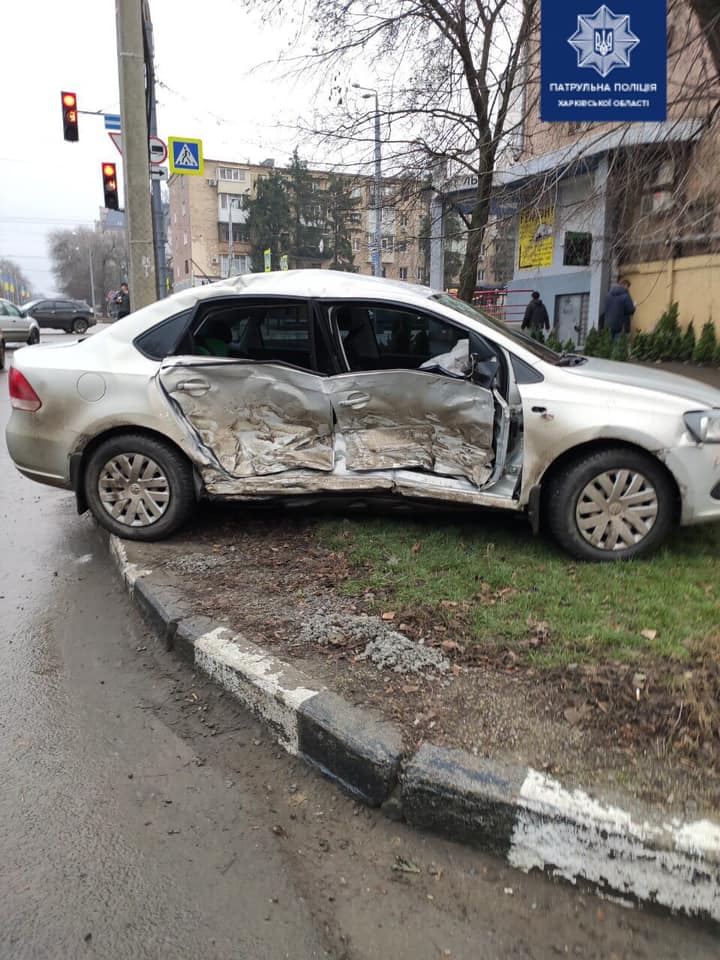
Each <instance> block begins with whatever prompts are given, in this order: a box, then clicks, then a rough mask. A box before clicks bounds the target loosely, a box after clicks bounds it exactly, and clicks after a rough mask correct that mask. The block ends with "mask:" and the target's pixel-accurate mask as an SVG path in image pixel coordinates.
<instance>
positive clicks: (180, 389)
mask: <svg viewBox="0 0 720 960" xmlns="http://www.w3.org/2000/svg"><path fill="white" fill-rule="evenodd" d="M209 389H210V384H209V383H208V382H207V380H180V381H179V382H178V383H176V384H175V386H174V387H173V388H172V390H171V391H170V393H206V392H207V391H208V390H209Z"/></svg>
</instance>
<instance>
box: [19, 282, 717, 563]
mask: <svg viewBox="0 0 720 960" xmlns="http://www.w3.org/2000/svg"><path fill="white" fill-rule="evenodd" d="M9 381H10V395H11V402H12V407H13V412H12V417H11V419H10V422H9V425H8V427H7V443H8V448H9V450H10V454H11V456H12V458H13V460H14V462H15V464H16V466H17V468H18V469H19V470H20V471H21V472H22V473H24V474H25V475H26V476H28V477H31V478H32V479H34V480H38V481H40V482H42V483H48V484H52V485H54V486H58V487H64V488H67V489H72V490H74V491H75V494H76V497H77V503H78V508H79V510H80V511H81V512H82V511H84V510H86V509H88V508H89V509H90V510H91V511H92V512H93V514H94V515H95V517H96V518H97V520H98V521H99V522H100V523H101V524H102V525H103V526H104V527H106V528H107V529H108V530H110V531H112V532H113V533H116V534H118V535H119V536H121V537H127V538H130V539H137V540H154V539H159V538H162V537H166V536H168V535H169V534H170V533H172V532H173V531H174V530H176V529H177V528H178V527H179V526H180V525H181V524H182V523H183V522H184V521H185V520H186V519H187V518H188V516H189V514H190V512H191V511H192V509H193V507H194V505H195V503H196V501H197V500H198V499H199V498H203V497H208V498H227V499H234V500H246V501H253V500H256V501H257V500H264V501H267V500H273V499H279V498H299V497H304V498H307V497H308V496H311V497H314V496H319V495H323V494H327V493H333V494H342V495H349V496H352V497H354V498H357V497H361V498H365V497H368V498H369V497H371V496H375V495H381V496H388V495H392V496H397V497H404V498H412V499H414V500H417V501H424V502H435V503H440V504H447V503H453V504H460V505H463V504H464V505H467V506H477V507H484V508H487V507H495V508H500V509H504V510H514V511H516V512H524V513H526V514H527V515H528V516H529V519H530V522H531V524H532V526H533V528H534V529H535V530H537V529H539V528H540V527H541V526H545V527H546V528H547V529H548V530H549V531H550V532H551V533H552V535H553V536H554V537H555V539H556V540H557V541H558V542H559V543H560V544H561V545H562V547H564V548H565V549H566V550H567V551H568V552H569V553H571V554H573V555H574V556H576V557H579V558H582V559H586V560H623V559H628V558H630V557H636V556H639V555H641V554H645V553H647V552H649V551H650V550H652V549H653V548H655V547H657V546H658V544H659V543H660V542H661V541H662V540H663V538H664V537H665V535H666V534H667V532H668V530H669V529H670V527H671V526H672V525H673V524H674V523H681V524H693V523H701V522H704V521H711V520H717V519H720V391H718V390H714V389H712V388H710V387H707V386H704V385H702V384H700V383H697V382H695V381H693V380H690V379H686V378H685V377H677V376H672V375H669V374H665V373H662V372H659V371H655V370H648V369H645V368H640V367H637V366H632V365H629V364H619V363H612V362H610V361H603V360H595V359H586V358H584V357H581V356H576V355H570V356H559V355H558V354H556V353H553V352H552V351H551V350H549V349H547V348H545V347H544V346H541V345H540V344H537V343H535V342H534V341H532V340H529V339H527V338H526V337H524V336H522V335H520V334H517V333H514V332H512V331H510V330H508V329H507V328H506V327H505V326H504V325H502V324H499V323H497V322H495V321H493V320H491V319H490V318H488V317H486V316H485V315H484V314H482V313H480V312H478V311H477V310H475V309H474V308H472V307H470V306H468V305H467V304H465V303H462V302H461V301H458V300H455V299H454V298H452V297H449V296H447V295H445V294H442V293H436V292H434V291H432V290H430V289H428V288H425V287H414V286H410V285H408V284H404V283H394V282H391V281H385V280H376V279H374V278H370V277H363V276H357V275H350V274H346V273H336V272H333V271H318V270H308V271H289V272H285V273H273V274H251V275H246V276H241V277H234V278H232V279H229V280H226V281H222V282H220V283H217V284H213V285H210V286H204V287H200V288H195V289H191V290H187V291H184V292H182V293H179V294H176V295H175V296H172V297H170V298H168V299H167V300H162V301H159V302H157V303H154V304H152V305H151V306H149V307H146V308H144V309H142V310H139V311H137V312H136V313H133V314H131V315H130V316H128V317H126V318H124V319H123V320H120V321H118V322H117V323H115V324H114V325H112V326H111V327H108V328H107V329H106V330H103V331H101V332H100V333H98V334H97V335H95V336H94V337H92V338H89V339H86V340H82V341H80V342H78V343H72V344H57V345H55V344H53V345H48V346H40V347H33V348H32V349H23V350H20V351H18V352H17V353H16V355H15V358H14V361H13V369H12V370H11V372H10V376H9Z"/></svg>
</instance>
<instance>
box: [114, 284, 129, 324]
mask: <svg viewBox="0 0 720 960" xmlns="http://www.w3.org/2000/svg"><path fill="white" fill-rule="evenodd" d="M115 303H116V304H117V318H118V320H122V318H123V317H126V316H127V315H128V314H129V313H130V291H129V290H128V285H127V284H126V283H121V284H120V289H119V290H118V292H117V294H116V295H115Z"/></svg>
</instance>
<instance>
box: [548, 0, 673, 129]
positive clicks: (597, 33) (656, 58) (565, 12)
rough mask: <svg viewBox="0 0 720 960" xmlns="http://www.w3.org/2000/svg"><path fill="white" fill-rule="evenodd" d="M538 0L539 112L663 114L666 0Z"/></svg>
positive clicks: (578, 117)
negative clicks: (539, 19)
mask: <svg viewBox="0 0 720 960" xmlns="http://www.w3.org/2000/svg"><path fill="white" fill-rule="evenodd" d="M610 2H611V4H612V7H609V6H607V5H606V4H604V3H600V2H599V0H542V10H541V18H542V19H541V61H540V69H541V78H540V83H541V94H540V118H541V119H542V120H547V121H550V122H563V121H564V122H573V123H584V122H590V123H598V122H603V121H612V122H615V121H631V122H632V121H644V120H665V119H666V118H667V3H666V0H610Z"/></svg>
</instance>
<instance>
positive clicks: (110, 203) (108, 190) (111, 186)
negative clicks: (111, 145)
mask: <svg viewBox="0 0 720 960" xmlns="http://www.w3.org/2000/svg"><path fill="white" fill-rule="evenodd" d="M102 178H103V194H104V197H105V207H106V209H108V210H119V209H120V202H119V196H118V186H117V167H116V165H115V164H114V163H103V165H102Z"/></svg>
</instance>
